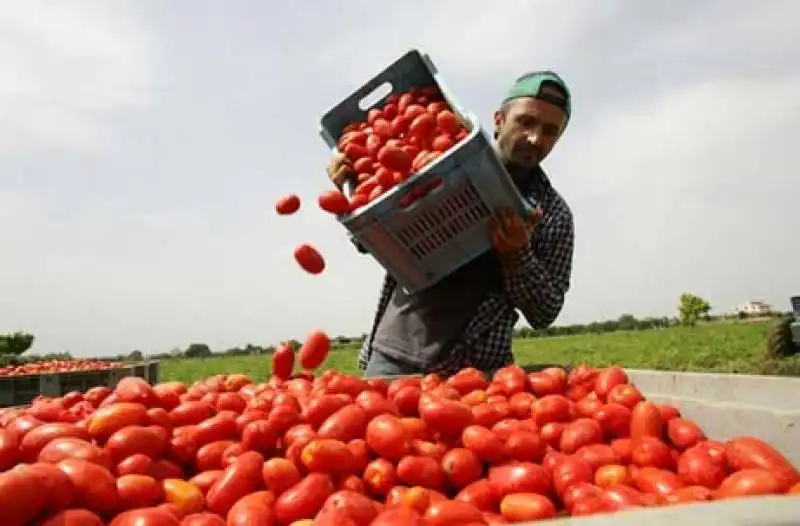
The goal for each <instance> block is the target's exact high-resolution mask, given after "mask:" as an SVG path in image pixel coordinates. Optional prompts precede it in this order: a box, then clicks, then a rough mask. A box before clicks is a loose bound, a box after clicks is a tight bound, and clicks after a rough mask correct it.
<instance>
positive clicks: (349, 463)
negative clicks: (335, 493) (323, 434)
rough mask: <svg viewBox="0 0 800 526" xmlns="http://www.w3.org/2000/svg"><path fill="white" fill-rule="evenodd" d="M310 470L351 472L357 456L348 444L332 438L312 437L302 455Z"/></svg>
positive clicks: (337, 472)
mask: <svg viewBox="0 0 800 526" xmlns="http://www.w3.org/2000/svg"><path fill="white" fill-rule="evenodd" d="M300 459H301V460H302V462H303V465H305V467H306V468H307V469H308V470H309V471H318V472H321V473H330V474H338V475H342V474H349V473H351V472H352V471H353V467H354V465H355V457H354V456H353V452H352V451H350V449H349V448H348V447H347V444H345V443H344V442H342V441H341V440H335V439H330V438H316V439H312V440H311V441H310V442H309V443H308V444H306V445H305V447H304V448H303V451H302V453H301V455H300Z"/></svg>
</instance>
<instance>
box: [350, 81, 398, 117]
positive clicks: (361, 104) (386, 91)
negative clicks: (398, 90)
mask: <svg viewBox="0 0 800 526" xmlns="http://www.w3.org/2000/svg"><path fill="white" fill-rule="evenodd" d="M392 92H394V86H392V83H391V82H389V81H386V82H383V83H381V84H380V85H378V87H376V88H375V89H374V90H372V91H370V92H369V93H367V94H366V95H364V96H363V97H362V98H361V100H359V101H358V109H360V110H361V111H368V110H369V109H371V108H374V107H375V106H377V105H378V104H380V103H381V102H382V101H383V100H384V99H385V98H386V97H388V96H389V95H391V94H392Z"/></svg>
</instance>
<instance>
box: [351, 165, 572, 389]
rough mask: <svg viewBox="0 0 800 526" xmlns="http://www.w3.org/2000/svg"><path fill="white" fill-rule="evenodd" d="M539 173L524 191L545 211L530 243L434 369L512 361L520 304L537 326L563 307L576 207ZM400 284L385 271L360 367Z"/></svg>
mask: <svg viewBox="0 0 800 526" xmlns="http://www.w3.org/2000/svg"><path fill="white" fill-rule="evenodd" d="M538 176H539V177H538V179H539V184H537V185H532V186H535V188H531V189H530V190H528V191H526V192H524V193H525V196H526V198H527V199H528V201H529V202H530V203H531V204H532V205H533V206H538V207H539V208H541V209H542V211H543V212H544V217H543V218H542V221H541V223H539V226H538V228H537V230H536V232H535V233H534V235H533V238H532V240H531V243H530V244H529V245H528V246H527V247H525V248H523V249H522V250H520V251H519V252H517V253H516V254H513V255H512V256H511V257H506V258H504V261H503V264H502V274H503V293H501V294H493V295H490V296H489V297H488V298H487V299H486V300H484V302H483V303H482V304H481V305H480V306H479V307H478V310H477V312H476V313H475V315H474V317H473V318H472V321H471V322H470V323H469V324H468V325H467V329H466V330H465V331H464V334H463V336H462V338H461V340H460V342H459V343H458V344H457V345H456V348H455V349H454V350H453V352H451V353H448V355H447V356H445V357H443V359H442V360H441V361H440V362H439V363H437V364H436V365H435V366H434V367H433V368H432V370H433V371H437V372H442V373H444V374H452V373H454V372H456V371H458V370H459V369H463V368H464V367H475V368H477V369H480V370H484V371H487V370H493V369H497V368H500V367H503V366H505V365H508V364H510V363H512V362H513V361H514V357H513V355H512V353H511V337H512V331H513V329H514V325H515V324H516V323H517V320H519V315H518V314H517V309H519V310H520V311H521V312H522V314H523V315H524V316H525V319H526V320H527V321H528V323H529V324H530V326H531V327H533V328H537V329H543V328H545V327H548V326H549V325H550V324H551V323H553V321H555V319H556V317H557V316H558V314H559V312H561V308H562V307H563V305H564V296H565V295H566V293H567V290H569V286H570V276H571V274H572V252H573V245H574V232H575V231H574V225H573V220H572V212H571V211H570V209H569V207H568V206H567V203H566V202H565V201H564V199H563V198H562V197H561V195H560V194H559V193H558V192H557V191H556V190H555V189H554V188H553V187H552V186H551V184H550V181H549V180H548V178H547V176H546V175H545V174H544V172H543V171H541V170H539V174H538ZM396 286H397V281H395V279H394V278H392V277H391V276H389V275H388V274H387V276H386V278H385V280H384V282H383V288H382V289H381V296H380V300H379V301H378V309H377V312H376V313H375V321H374V323H373V325H372V330H371V332H370V335H369V337H368V338H367V339H366V340H365V341H364V344H363V345H362V347H361V352H360V353H359V356H358V366H359V368H360V369H361V370H362V371H363V370H365V369H366V367H367V362H368V361H369V358H370V356H371V355H372V351H373V348H372V342H373V341H374V339H375V333H376V330H377V328H378V323H379V322H380V320H381V318H382V317H383V313H384V312H385V311H386V307H387V305H388V304H389V300H390V299H391V297H392V293H393V292H394V289H395V287H396Z"/></svg>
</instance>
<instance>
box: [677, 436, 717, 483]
mask: <svg viewBox="0 0 800 526" xmlns="http://www.w3.org/2000/svg"><path fill="white" fill-rule="evenodd" d="M678 476H680V478H681V480H682V481H683V482H684V483H685V484H686V485H689V486H703V487H706V488H710V489H715V488H717V487H718V486H719V485H720V484H721V483H722V481H723V480H725V477H726V476H728V465H727V462H726V459H725V455H724V454H716V455H714V454H712V453H711V450H709V449H707V448H705V447H703V445H702V444H700V445H696V446H694V447H691V448H689V449H687V450H686V451H684V452H683V453H682V454H681V456H680V457H679V458H678Z"/></svg>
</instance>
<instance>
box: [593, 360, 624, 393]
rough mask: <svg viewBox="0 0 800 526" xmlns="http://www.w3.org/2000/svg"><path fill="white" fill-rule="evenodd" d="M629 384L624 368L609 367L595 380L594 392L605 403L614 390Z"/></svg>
mask: <svg viewBox="0 0 800 526" xmlns="http://www.w3.org/2000/svg"><path fill="white" fill-rule="evenodd" d="M627 383H628V375H627V373H625V370H624V369H623V368H622V367H619V366H616V365H615V366H612V367H607V368H605V369H603V370H601V371H600V372H599V373H598V374H597V377H596V378H595V380H594V392H595V393H597V396H598V397H600V400H602V401H605V400H606V398H607V397H608V393H609V392H610V391H611V389H612V388H614V387H616V386H617V385H622V384H627Z"/></svg>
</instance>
